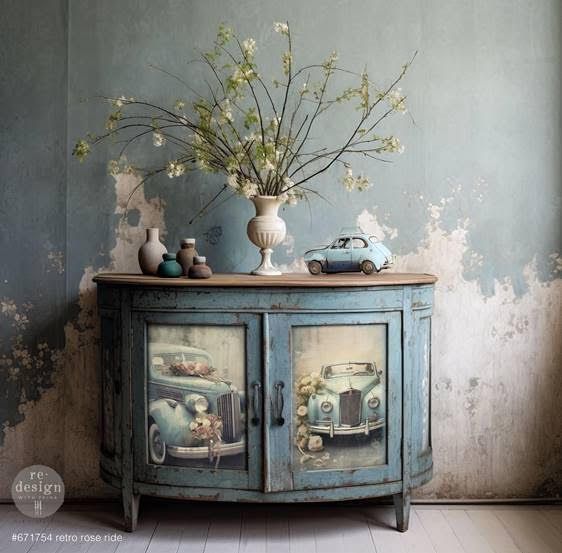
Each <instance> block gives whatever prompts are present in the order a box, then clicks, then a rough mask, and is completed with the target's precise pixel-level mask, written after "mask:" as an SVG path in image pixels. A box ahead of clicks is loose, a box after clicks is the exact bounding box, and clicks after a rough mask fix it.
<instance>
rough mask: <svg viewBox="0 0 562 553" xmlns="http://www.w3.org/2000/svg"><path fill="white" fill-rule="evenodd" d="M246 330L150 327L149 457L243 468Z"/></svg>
mask: <svg viewBox="0 0 562 553" xmlns="http://www.w3.org/2000/svg"><path fill="white" fill-rule="evenodd" d="M245 359H246V352H245V328H244V327H243V326H232V325H229V326H226V325H225V326H219V325H150V326H149V327H148V357H147V364H148V367H147V375H148V387H147V391H148V404H147V405H148V412H147V450H148V451H147V455H148V462H149V463H151V464H159V465H179V466H185V467H200V468H215V467H220V468H231V469H242V470H244V469H246V465H247V455H246V436H245V405H244V390H245V386H246V383H245V376H244V375H245V374H246V366H245Z"/></svg>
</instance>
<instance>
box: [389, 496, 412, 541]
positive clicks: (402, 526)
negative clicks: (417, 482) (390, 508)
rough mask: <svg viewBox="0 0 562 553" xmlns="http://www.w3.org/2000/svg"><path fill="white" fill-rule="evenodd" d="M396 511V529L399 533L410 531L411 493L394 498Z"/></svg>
mask: <svg viewBox="0 0 562 553" xmlns="http://www.w3.org/2000/svg"><path fill="white" fill-rule="evenodd" d="M392 498H393V499H394V510H395V511H396V528H397V530H398V531H399V532H405V531H406V530H408V524H409V522H410V492H409V491H407V492H402V493H399V494H396V495H394V496H392Z"/></svg>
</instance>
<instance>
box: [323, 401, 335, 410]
mask: <svg viewBox="0 0 562 553" xmlns="http://www.w3.org/2000/svg"><path fill="white" fill-rule="evenodd" d="M333 408H334V406H333V405H332V403H331V402H329V401H323V402H322V403H321V404H320V409H322V412H323V413H329V412H330V411H331V410H332V409H333Z"/></svg>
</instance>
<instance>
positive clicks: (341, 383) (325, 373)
mask: <svg viewBox="0 0 562 553" xmlns="http://www.w3.org/2000/svg"><path fill="white" fill-rule="evenodd" d="M320 376H321V378H322V382H323V386H322V388H321V389H320V390H319V391H318V392H317V393H315V394H312V395H311V396H310V398H309V400H308V427H309V429H310V431H311V432H312V433H314V434H324V435H328V436H329V437H330V438H333V437H334V436H342V435H357V434H364V435H367V436H368V435H369V433H370V432H372V431H373V430H376V429H377V428H382V427H383V426H384V413H385V396H384V389H383V384H382V382H381V373H380V372H379V371H378V370H377V367H376V365H375V363H368V362H347V363H336V364H333V365H325V366H324V367H322V372H321V373H320Z"/></svg>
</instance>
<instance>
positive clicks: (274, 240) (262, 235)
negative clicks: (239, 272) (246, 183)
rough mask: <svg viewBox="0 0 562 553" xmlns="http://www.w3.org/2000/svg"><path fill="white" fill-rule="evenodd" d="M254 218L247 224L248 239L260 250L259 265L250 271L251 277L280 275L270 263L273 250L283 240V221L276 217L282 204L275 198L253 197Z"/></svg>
mask: <svg viewBox="0 0 562 553" xmlns="http://www.w3.org/2000/svg"><path fill="white" fill-rule="evenodd" d="M252 202H253V203H254V207H255V208H256V216H255V217H253V218H252V219H250V221H249V222H248V227H247V232H248V238H249V239H250V240H251V241H252V242H253V243H254V244H255V245H256V246H257V247H258V248H260V253H261V263H260V265H259V267H257V268H255V269H254V270H253V271H252V274H253V275H265V276H272V275H280V274H281V271H280V270H279V269H278V268H277V267H275V265H273V263H272V262H271V254H272V253H273V248H274V247H275V246H278V245H279V244H281V242H283V240H284V239H285V235H286V234H287V227H286V226H285V221H283V219H281V217H279V216H278V215H277V211H278V210H279V206H280V205H281V204H282V203H283V202H282V201H281V200H279V198H277V197H276V196H255V197H254V198H252Z"/></svg>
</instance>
